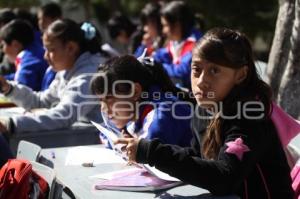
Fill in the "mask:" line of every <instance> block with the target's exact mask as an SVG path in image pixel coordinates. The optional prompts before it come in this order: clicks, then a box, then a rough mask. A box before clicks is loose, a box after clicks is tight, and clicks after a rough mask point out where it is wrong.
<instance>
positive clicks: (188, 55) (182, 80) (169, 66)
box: [154, 1, 202, 89]
mask: <svg viewBox="0 0 300 199" xmlns="http://www.w3.org/2000/svg"><path fill="white" fill-rule="evenodd" d="M194 21H195V20H194V16H193V13H192V12H191V10H190V9H189V8H188V6H187V5H186V3H184V2H183V1H172V2H170V3H168V4H166V5H165V6H164V7H163V8H162V11H161V23H162V32H163V33H164V34H165V35H166V37H167V40H169V42H168V43H167V46H166V47H165V48H161V49H159V50H157V51H156V53H155V55H154V59H155V60H156V61H158V62H160V63H162V64H163V66H164V68H165V70H166V71H167V73H168V74H169V76H170V77H171V78H172V80H173V81H174V83H176V85H177V86H179V87H184V88H188V89H190V87H191V84H190V72H191V66H190V65H191V61H192V49H193V48H194V46H195V44H196V42H197V40H198V39H199V38H200V37H201V36H202V34H201V33H200V32H199V31H197V30H195V29H194V28H193V27H194Z"/></svg>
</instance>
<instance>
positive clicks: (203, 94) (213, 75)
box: [191, 55, 247, 108]
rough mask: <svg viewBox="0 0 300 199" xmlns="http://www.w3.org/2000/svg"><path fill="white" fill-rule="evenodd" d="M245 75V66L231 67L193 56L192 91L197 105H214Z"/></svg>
mask: <svg viewBox="0 0 300 199" xmlns="http://www.w3.org/2000/svg"><path fill="white" fill-rule="evenodd" d="M246 76H247V72H246V67H242V68H240V69H232V68H229V67H225V66H221V65H218V64H214V63H212V62H208V61H206V60H203V59H200V58H199V57H198V56H195V55H194V56H193V59H192V73H191V83H192V91H193V94H194V96H195V99H196V101H197V103H198V105H200V106H202V107H204V108H211V107H216V105H217V104H216V103H218V102H221V101H223V100H224V99H225V97H226V96H227V95H228V94H229V92H230V91H231V89H232V88H233V87H234V86H235V85H236V84H239V83H240V82H241V81H242V80H243V79H244V78H245V77H246ZM213 105H214V106H213Z"/></svg>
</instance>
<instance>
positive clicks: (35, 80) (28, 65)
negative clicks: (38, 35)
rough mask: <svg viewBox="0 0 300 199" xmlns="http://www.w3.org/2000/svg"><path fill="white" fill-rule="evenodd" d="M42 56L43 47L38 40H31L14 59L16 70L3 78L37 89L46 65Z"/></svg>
mask: <svg viewBox="0 0 300 199" xmlns="http://www.w3.org/2000/svg"><path fill="white" fill-rule="evenodd" d="M43 56H44V49H43V47H42V46H41V45H40V44H39V43H38V42H33V43H32V44H30V45H29V46H27V47H26V48H25V49H24V50H23V51H21V52H20V53H19V54H18V56H17V58H16V61H15V66H16V72H15V73H12V74H9V75H7V76H5V78H6V79H7V80H14V81H16V82H18V83H20V84H23V85H26V86H28V87H30V88H32V90H34V91H39V90H40V89H41V84H42V80H43V77H44V73H45V71H46V69H47V67H48V64H47V62H46V61H45V60H44V58H43Z"/></svg>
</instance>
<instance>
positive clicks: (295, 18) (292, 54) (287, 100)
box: [268, 0, 300, 118]
mask: <svg viewBox="0 0 300 199" xmlns="http://www.w3.org/2000/svg"><path fill="white" fill-rule="evenodd" d="M279 3H280V9H279V14H278V19H277V24H276V31H275V37H274V40H273V45H272V49H271V53H270V57H269V64H268V75H269V83H270V85H271V86H272V89H273V91H274V94H275V95H274V96H275V99H276V100H277V102H278V103H279V104H280V105H281V107H282V108H283V109H284V110H285V111H287V112H288V113H289V114H290V115H292V116H293V117H295V118H299V116H300V100H299V97H300V7H299V5H300V0H279Z"/></svg>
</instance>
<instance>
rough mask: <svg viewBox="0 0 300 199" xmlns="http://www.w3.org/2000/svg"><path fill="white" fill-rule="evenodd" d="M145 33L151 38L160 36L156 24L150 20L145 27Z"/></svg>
mask: <svg viewBox="0 0 300 199" xmlns="http://www.w3.org/2000/svg"><path fill="white" fill-rule="evenodd" d="M143 29H144V32H145V34H147V35H148V36H149V37H150V38H151V39H155V38H156V37H157V36H158V32H157V27H156V24H155V23H154V22H152V21H150V20H148V22H147V23H146V24H145V25H144V27H143Z"/></svg>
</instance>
